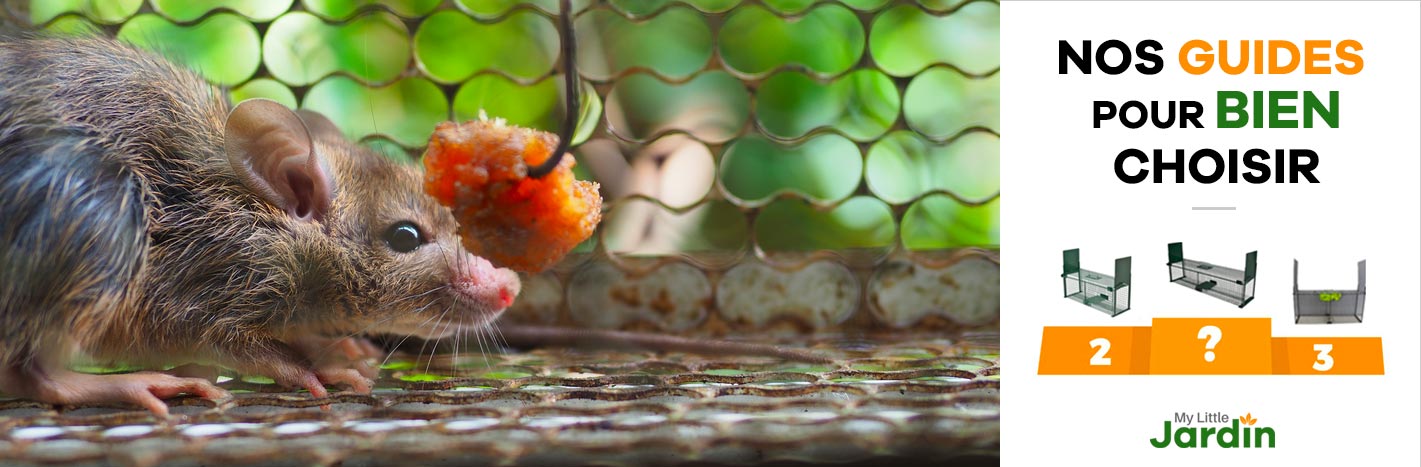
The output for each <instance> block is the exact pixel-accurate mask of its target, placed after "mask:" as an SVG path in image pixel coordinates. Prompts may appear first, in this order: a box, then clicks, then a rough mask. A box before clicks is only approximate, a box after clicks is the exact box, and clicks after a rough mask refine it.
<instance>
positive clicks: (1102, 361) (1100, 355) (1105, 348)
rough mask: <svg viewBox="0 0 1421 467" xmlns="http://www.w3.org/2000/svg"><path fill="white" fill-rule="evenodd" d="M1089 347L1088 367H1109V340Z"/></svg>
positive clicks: (1103, 340)
mask: <svg viewBox="0 0 1421 467" xmlns="http://www.w3.org/2000/svg"><path fill="white" fill-rule="evenodd" d="M1090 347H1091V348H1093V349H1097V350H1096V351H1095V356H1094V357H1090V366H1110V357H1107V356H1105V354H1106V353H1107V352H1110V339H1106V338H1104V337H1097V338H1095V339H1091V340H1090ZM1328 347H1331V346H1328ZM1328 358H1329V360H1328V362H1329V363H1328V364H1327V367H1328V368H1332V363H1331V357H1328Z"/></svg>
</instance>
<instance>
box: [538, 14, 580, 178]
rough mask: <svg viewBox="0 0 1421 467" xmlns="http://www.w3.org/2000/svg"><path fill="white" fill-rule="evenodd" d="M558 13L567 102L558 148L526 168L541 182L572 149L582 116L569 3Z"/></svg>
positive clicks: (575, 47) (575, 44)
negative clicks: (540, 179) (545, 157)
mask: <svg viewBox="0 0 1421 467" xmlns="http://www.w3.org/2000/svg"><path fill="white" fill-rule="evenodd" d="M558 3H559V9H558V29H559V30H560V31H558V35H559V36H561V39H562V41H561V42H562V70H563V85H564V86H565V87H566V88H567V91H566V92H565V93H564V94H565V97H566V101H565V102H564V103H563V106H564V108H565V110H564V111H563V119H562V128H561V129H560V130H561V131H560V132H559V133H558V147H557V149H554V150H553V153H552V154H550V155H549V156H548V158H547V160H544V161H543V163H542V164H539V165H538V166H536V167H530V168H528V176H529V177H532V178H543V176H544V175H547V174H549V173H552V171H553V168H555V167H557V166H558V163H559V162H562V158H563V153H566V152H567V151H568V149H569V148H570V146H571V145H572V137H573V135H574V133H576V132H577V118H578V117H579V116H581V114H582V112H581V106H579V105H578V103H579V102H580V100H579V99H578V95H577V91H578V89H577V65H576V60H574V58H573V57H574V56H575V55H576V54H577V40H576V39H575V38H573V37H572V0H560V1H559V2H558Z"/></svg>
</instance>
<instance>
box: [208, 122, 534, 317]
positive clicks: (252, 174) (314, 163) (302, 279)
mask: <svg viewBox="0 0 1421 467" xmlns="http://www.w3.org/2000/svg"><path fill="white" fill-rule="evenodd" d="M226 134H227V136H226V143H225V144H226V155H227V160H228V162H229V163H230V164H231V166H232V168H233V170H234V171H235V172H236V173H237V176H238V177H239V178H240V179H241V180H242V183H243V184H244V185H246V187H247V188H248V189H249V190H251V191H252V192H253V193H255V194H257V195H258V196H260V197H261V198H262V199H264V200H265V201H266V202H267V204H269V206H270V207H271V208H274V209H275V210H277V211H280V213H281V215H278V216H277V217H278V218H279V219H281V223H282V224H283V226H284V227H285V228H286V230H287V231H288V232H289V233H290V235H291V237H292V238H291V240H290V244H291V246H292V248H293V249H292V251H293V252H292V257H293V262H294V263H295V264H297V265H307V266H306V267H305V269H306V270H305V271H302V272H300V273H296V274H294V275H295V276H297V278H296V279H295V282H296V283H297V284H298V285H294V286H293V287H294V289H295V290H297V291H299V293H300V294H301V295H302V296H303V297H304V299H303V300H301V303H300V304H299V305H298V306H297V307H298V308H303V309H309V310H310V312H309V313H303V312H302V311H300V310H298V311H296V312H295V313H297V314H299V315H300V316H299V318H298V321H301V322H303V323H304V324H307V325H310V326H312V327H315V328H318V329H322V330H324V331H326V332H331V333H352V332H366V333H392V334H402V335H414V336H419V337H425V338H437V337H444V336H448V335H452V334H454V333H457V332H461V331H465V330H470V329H475V328H478V327H481V326H484V325H486V324H488V323H489V322H491V321H493V319H494V318H496V317H497V316H498V314H499V313H501V312H502V311H503V310H504V309H506V308H508V306H509V305H510V304H512V303H513V298H514V297H515V296H517V295H518V292H519V287H520V284H519V280H518V276H517V274H516V273H514V272H513V271H511V270H508V269H503V268H495V267H494V266H493V265H492V264H490V263H489V262H488V260H486V259H483V258H480V257H477V256H474V255H473V254H470V253H469V252H468V251H466V250H465V249H464V247H463V246H462V245H461V244H460V240H459V236H458V234H457V228H458V225H457V224H456V222H455V220H454V217H453V215H452V214H451V213H450V212H449V210H448V208H445V207H444V206H442V205H440V204H439V203H438V202H437V201H435V200H434V198H432V197H430V196H429V195H427V194H425V193H424V191H423V187H424V183H423V170H422V168H421V167H420V166H419V165H417V164H413V163H399V162H396V161H393V160H391V159H389V158H386V157H384V156H381V155H379V154H376V153H374V152H373V151H370V150H369V149H366V148H364V147H361V146H358V145H355V144H352V143H351V142H349V141H348V140H346V139H345V137H344V136H343V135H342V134H341V132H340V130H339V129H337V128H336V126H335V125H334V124H333V123H331V122H330V121H329V120H327V119H326V118H325V117H322V116H321V115H319V114H316V113H313V112H309V111H305V110H301V111H296V112H293V111H291V110H289V109H287V108H286V107H285V106H283V105H281V104H278V103H276V102H273V101H269V100H264V99H251V100H247V101H244V102H242V103H241V104H240V105H238V106H237V107H236V109H234V110H233V111H232V113H231V114H230V115H229V116H228V119H227V128H226Z"/></svg>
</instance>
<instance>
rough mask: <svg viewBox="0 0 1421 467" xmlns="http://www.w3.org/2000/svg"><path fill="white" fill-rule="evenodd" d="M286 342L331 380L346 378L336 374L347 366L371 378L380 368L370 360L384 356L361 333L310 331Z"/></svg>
mask: <svg viewBox="0 0 1421 467" xmlns="http://www.w3.org/2000/svg"><path fill="white" fill-rule="evenodd" d="M288 343H289V344H290V345H291V348H293V349H296V352H298V353H300V354H301V355H302V356H303V357H305V358H306V360H308V361H310V362H311V366H312V367H314V368H315V370H316V372H317V373H326V374H328V375H331V376H332V379H333V380H334V381H343V380H345V379H348V378H345V377H341V376H336V375H337V373H338V372H340V371H341V370H347V369H348V370H353V371H355V372H356V373H358V374H359V375H360V376H363V377H365V378H366V379H375V378H376V377H378V376H380V369H379V368H378V367H377V366H375V365H374V364H373V363H374V360H377V359H380V358H384V356H385V352H384V351H383V350H381V349H380V348H379V347H378V346H376V345H375V344H373V343H371V342H370V340H368V339H366V338H364V337H342V338H329V337H321V336H314V335H312V336H302V337H300V338H296V339H292V340H290V341H288ZM325 379H326V378H324V377H323V378H322V380H325ZM351 386H352V387H356V386H355V385H351Z"/></svg>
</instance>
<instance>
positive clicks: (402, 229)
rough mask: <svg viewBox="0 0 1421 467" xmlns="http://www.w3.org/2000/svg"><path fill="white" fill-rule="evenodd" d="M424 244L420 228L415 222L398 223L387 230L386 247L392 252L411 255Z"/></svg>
mask: <svg viewBox="0 0 1421 467" xmlns="http://www.w3.org/2000/svg"><path fill="white" fill-rule="evenodd" d="M423 243H424V239H423V237H421V236H420V234H419V227H416V226H415V225H414V223H413V222H409V221H405V222H397V223H395V225H392V226H390V228H389V229H387V230H385V245H388V246H389V247H390V249H391V250H395V251H397V252H400V253H409V252H411V251H414V250H416V249H418V248H419V246H420V245H421V244H423Z"/></svg>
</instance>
